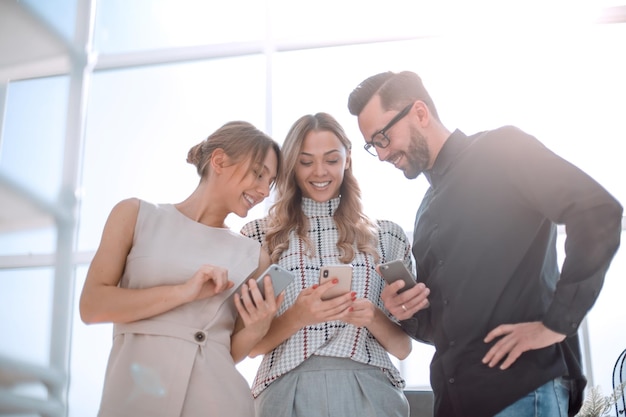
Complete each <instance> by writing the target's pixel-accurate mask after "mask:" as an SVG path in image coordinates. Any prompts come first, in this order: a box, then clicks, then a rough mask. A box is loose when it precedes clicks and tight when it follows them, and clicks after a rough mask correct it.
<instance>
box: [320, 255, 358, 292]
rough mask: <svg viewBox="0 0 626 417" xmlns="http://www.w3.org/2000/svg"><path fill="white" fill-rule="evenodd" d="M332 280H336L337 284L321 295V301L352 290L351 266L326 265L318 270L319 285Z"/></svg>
mask: <svg viewBox="0 0 626 417" xmlns="http://www.w3.org/2000/svg"><path fill="white" fill-rule="evenodd" d="M334 278H337V279H338V280H339V283H337V285H335V286H334V287H332V288H330V289H329V290H328V291H326V292H325V293H324V294H323V295H322V300H330V299H331V298H335V297H338V296H340V295H343V294H345V293H347V292H350V290H351V289H352V265H348V264H341V265H327V266H323V267H321V268H320V285H322V284H324V283H325V282H328V281H330V280H332V279H334Z"/></svg>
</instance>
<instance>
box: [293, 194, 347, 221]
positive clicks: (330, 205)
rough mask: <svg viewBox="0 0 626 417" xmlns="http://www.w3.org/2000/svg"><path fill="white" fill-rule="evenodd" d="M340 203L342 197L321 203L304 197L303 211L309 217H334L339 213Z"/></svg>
mask: <svg viewBox="0 0 626 417" xmlns="http://www.w3.org/2000/svg"><path fill="white" fill-rule="evenodd" d="M340 201H341V197H336V198H331V199H330V200H328V201H324V202H323V203H319V202H317V201H315V200H312V199H310V198H306V197H302V211H303V212H304V214H305V215H306V216H307V217H324V216H332V215H334V214H335V211H337V207H339V202H340Z"/></svg>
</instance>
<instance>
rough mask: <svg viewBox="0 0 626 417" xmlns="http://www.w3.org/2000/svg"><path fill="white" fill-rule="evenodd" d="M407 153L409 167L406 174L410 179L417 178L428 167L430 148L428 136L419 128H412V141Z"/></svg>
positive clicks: (405, 171)
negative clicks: (419, 130)
mask: <svg viewBox="0 0 626 417" xmlns="http://www.w3.org/2000/svg"><path fill="white" fill-rule="evenodd" d="M405 155H406V158H407V162H408V167H407V168H406V169H405V170H404V176H405V177H407V178H408V179H410V180H412V179H414V178H417V177H418V176H419V175H420V174H421V173H422V172H424V171H425V170H426V168H428V163H429V162H430V150H429V149H428V143H427V142H426V138H425V137H424V136H423V135H422V134H421V133H419V132H418V131H417V129H413V128H411V143H410V144H409V149H408V152H406V153H405Z"/></svg>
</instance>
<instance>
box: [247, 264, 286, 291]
mask: <svg viewBox="0 0 626 417" xmlns="http://www.w3.org/2000/svg"><path fill="white" fill-rule="evenodd" d="M266 275H269V276H270V277H271V278H272V286H273V287H274V297H278V294H280V293H281V292H282V291H283V290H284V289H285V288H287V285H289V284H290V283H291V281H293V280H294V278H295V276H294V275H293V274H292V273H291V272H289V271H287V270H286V269H285V268H283V267H282V266H280V265H277V264H272V265H270V266H269V267H268V268H267V269H266V270H265V272H263V273H262V274H261V275H260V276H259V277H258V278H257V279H256V283H257V285H258V286H259V291H261V295H263V296H264V297H265V284H264V283H263V278H265V276H266Z"/></svg>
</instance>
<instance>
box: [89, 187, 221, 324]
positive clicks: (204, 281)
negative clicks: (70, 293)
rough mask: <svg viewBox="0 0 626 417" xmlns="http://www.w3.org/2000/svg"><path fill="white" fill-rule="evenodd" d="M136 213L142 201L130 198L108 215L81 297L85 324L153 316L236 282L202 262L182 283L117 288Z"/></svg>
mask: <svg viewBox="0 0 626 417" xmlns="http://www.w3.org/2000/svg"><path fill="white" fill-rule="evenodd" d="M138 212H139V200H137V199H128V200H124V201H121V202H119V203H118V204H117V205H116V206H115V207H114V208H113V210H112V211H111V214H110V215H109V218H108V219H107V222H106V224H105V226H104V231H103V233H102V239H101V242H100V246H99V247H98V250H97V251H96V254H95V256H94V258H93V260H92V262H91V265H90V266H89V271H88V272H87V278H86V280H85V284H84V286H83V290H82V293H81V297H80V315H81V319H82V320H83V321H84V322H85V323H88V324H91V323H104V322H113V323H128V322H132V321H136V320H141V319H145V318H149V317H153V316H155V315H158V314H161V313H164V312H166V311H169V310H171V309H173V308H174V307H177V306H179V305H181V304H184V303H187V302H189V301H192V300H195V299H200V298H206V297H210V296H212V295H214V294H216V293H218V292H221V291H223V290H225V289H227V288H230V287H232V285H233V283H232V282H229V281H228V274H227V271H226V270H225V269H223V268H219V267H214V266H211V265H203V266H202V267H201V268H199V270H198V271H197V272H196V273H195V274H194V275H193V276H192V277H191V278H190V279H189V280H188V281H187V282H185V283H184V284H180V285H164V286H158V287H153V288H145V289H130V288H120V287H118V284H119V282H120V280H121V278H122V274H123V272H124V268H125V266H126V257H127V256H128V253H129V252H130V250H131V248H132V245H133V236H134V231H135V224H136V222H137V214H138Z"/></svg>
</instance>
